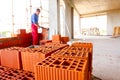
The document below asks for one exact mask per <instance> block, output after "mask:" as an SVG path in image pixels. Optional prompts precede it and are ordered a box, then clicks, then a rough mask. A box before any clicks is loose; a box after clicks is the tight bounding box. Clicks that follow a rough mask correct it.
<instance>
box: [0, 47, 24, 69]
mask: <svg viewBox="0 0 120 80" xmlns="http://www.w3.org/2000/svg"><path fill="white" fill-rule="evenodd" d="M23 50H24V48H22V47H10V48H5V49H2V50H0V61H1V65H2V66H7V67H10V68H15V69H22V60H21V51H23Z"/></svg>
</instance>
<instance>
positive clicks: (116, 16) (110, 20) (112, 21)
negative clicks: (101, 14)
mask: <svg viewBox="0 0 120 80" xmlns="http://www.w3.org/2000/svg"><path fill="white" fill-rule="evenodd" d="M115 26H120V10H119V11H114V12H108V13H107V35H112V34H113V28H114V27H115Z"/></svg>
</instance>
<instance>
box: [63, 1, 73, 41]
mask: <svg viewBox="0 0 120 80" xmlns="http://www.w3.org/2000/svg"><path fill="white" fill-rule="evenodd" d="M64 2H65V36H69V38H70V39H72V38H73V8H72V7H71V6H70V5H69V4H68V3H67V1H66V0H64Z"/></svg>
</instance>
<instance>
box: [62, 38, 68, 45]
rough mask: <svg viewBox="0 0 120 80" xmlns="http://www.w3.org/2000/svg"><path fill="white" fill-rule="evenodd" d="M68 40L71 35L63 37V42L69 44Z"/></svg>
mask: <svg viewBox="0 0 120 80" xmlns="http://www.w3.org/2000/svg"><path fill="white" fill-rule="evenodd" d="M68 41H69V37H61V42H62V43H64V44H67V42H68Z"/></svg>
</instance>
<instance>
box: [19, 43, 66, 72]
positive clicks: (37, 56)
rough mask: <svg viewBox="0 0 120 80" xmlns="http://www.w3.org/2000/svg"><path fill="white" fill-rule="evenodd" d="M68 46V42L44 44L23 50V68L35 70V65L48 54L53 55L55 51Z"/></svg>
mask: <svg viewBox="0 0 120 80" xmlns="http://www.w3.org/2000/svg"><path fill="white" fill-rule="evenodd" d="M66 46H68V45H67V44H54V43H50V44H46V45H44V46H40V47H38V48H33V49H28V50H26V51H23V52H22V54H21V56H22V64H23V70H27V71H31V72H34V65H35V64H36V63H37V62H39V61H42V60H43V59H45V58H46V57H48V56H51V54H52V53H54V52H55V51H57V50H59V49H62V48H64V47H66Z"/></svg>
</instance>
